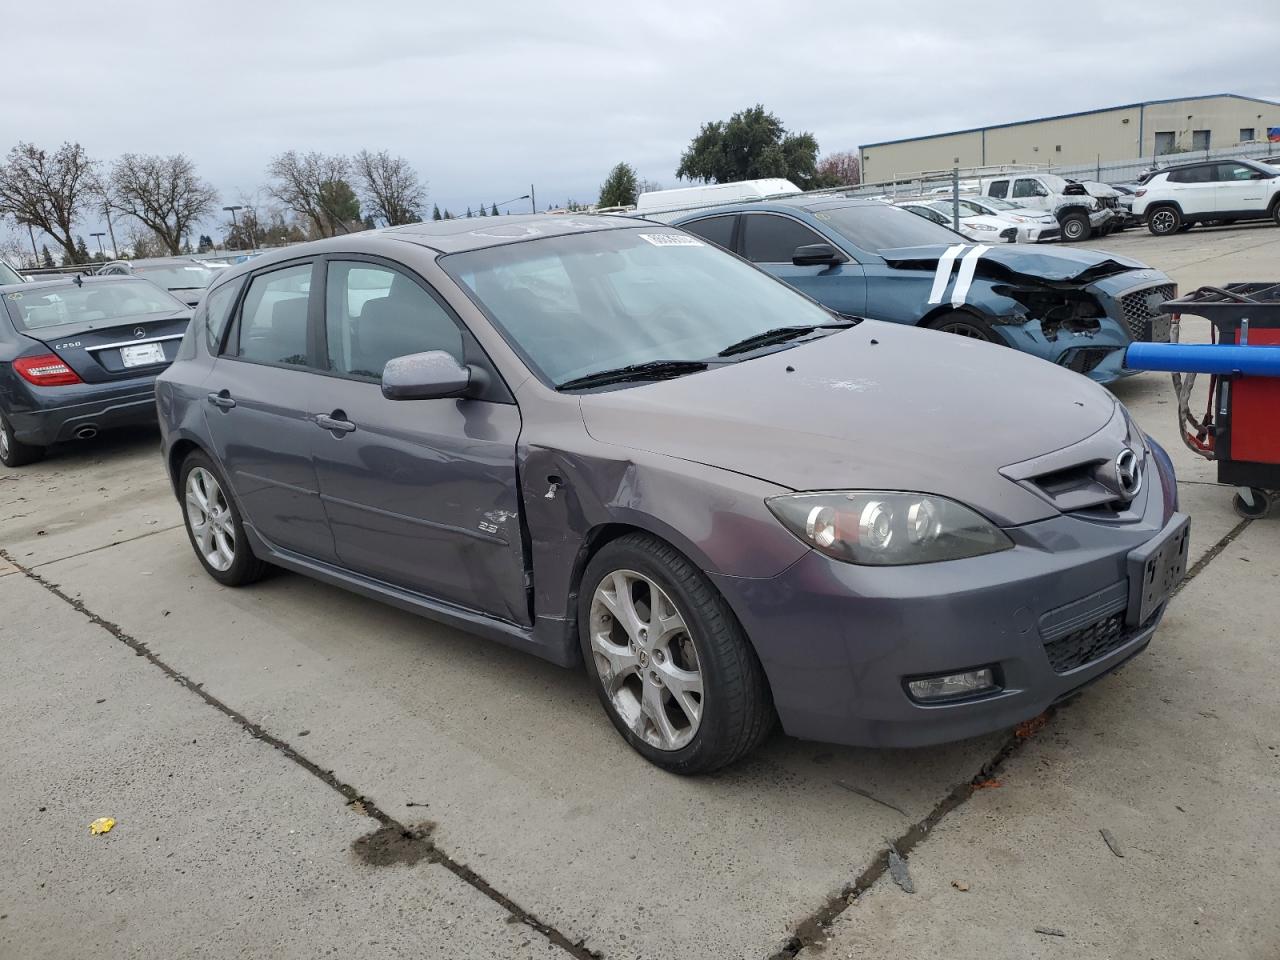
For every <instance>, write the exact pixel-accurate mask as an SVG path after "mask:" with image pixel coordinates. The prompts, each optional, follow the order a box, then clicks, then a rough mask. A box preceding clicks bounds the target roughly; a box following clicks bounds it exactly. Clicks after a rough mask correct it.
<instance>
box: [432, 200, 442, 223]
mask: <svg viewBox="0 0 1280 960" xmlns="http://www.w3.org/2000/svg"><path fill="white" fill-rule="evenodd" d="M431 219H432V220H443V219H444V217H442V216H441V215H440V204H438V203H433V204H432V205H431Z"/></svg>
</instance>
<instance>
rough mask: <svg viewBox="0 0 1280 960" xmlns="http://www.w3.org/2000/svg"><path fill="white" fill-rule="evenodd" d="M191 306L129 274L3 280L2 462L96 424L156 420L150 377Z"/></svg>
mask: <svg viewBox="0 0 1280 960" xmlns="http://www.w3.org/2000/svg"><path fill="white" fill-rule="evenodd" d="M190 319H191V309H190V307H188V306H187V305H186V304H185V303H183V302H182V301H180V300H178V299H177V298H175V297H174V296H173V295H172V294H170V293H168V292H166V291H165V290H163V289H161V288H160V287H158V286H156V285H155V284H153V283H148V282H147V281H146V280H140V279H136V278H133V277H86V278H80V277H76V278H74V279H69V280H67V279H62V280H52V281H46V282H35V283H22V284H16V283H14V284H4V285H0V462H3V463H4V465H5V466H7V467H20V466H23V465H24V464H27V463H31V462H32V461H34V460H38V459H40V457H42V456H43V455H44V451H45V448H46V447H48V446H50V445H51V444H54V443H59V442H61V441H65V440H76V439H81V440H83V439H87V438H89V437H92V436H95V435H96V434H97V433H98V431H99V430H105V429H107V428H110V427H120V426H127V425H130V424H135V423H147V422H154V420H155V418H156V407H155V379H156V374H158V373H160V371H162V370H163V369H164V368H165V367H167V366H168V365H169V364H170V363H171V362H172V361H173V359H174V357H175V356H177V352H178V344H179V341H181V339H182V335H183V334H184V333H185V332H186V329H187V323H188V322H189V321H190Z"/></svg>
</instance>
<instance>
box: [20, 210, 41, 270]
mask: <svg viewBox="0 0 1280 960" xmlns="http://www.w3.org/2000/svg"><path fill="white" fill-rule="evenodd" d="M23 222H24V223H26V225H27V235H28V236H30V237H31V256H32V257H34V258H35V265H36V266H37V267H39V266H40V251H39V250H37V249H36V231H35V228H34V227H32V226H31V221H30V220H26V221H23Z"/></svg>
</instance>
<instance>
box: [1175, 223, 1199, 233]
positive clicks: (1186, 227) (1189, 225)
mask: <svg viewBox="0 0 1280 960" xmlns="http://www.w3.org/2000/svg"><path fill="white" fill-rule="evenodd" d="M1194 226H1195V224H1194V223H1184V224H1182V226H1180V227H1178V232H1179V233H1186V232H1187V231H1188V230H1190V229H1191V228H1192V227H1194Z"/></svg>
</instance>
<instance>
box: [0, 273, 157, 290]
mask: <svg viewBox="0 0 1280 960" xmlns="http://www.w3.org/2000/svg"><path fill="white" fill-rule="evenodd" d="M80 282H81V283H85V284H89V285H92V284H95V283H147V282H148V281H146V280H143V279H142V278H141V277H126V276H121V275H120V274H115V275H110V274H109V275H107V276H105V277H97V276H91V275H88V274H85V275H82V276H81V277H80ZM71 283H75V278H74V277H72V276H70V275H65V276H61V277H58V278H57V279H56V280H30V281H28V282H27V283H6V284H0V293H10V292H16V293H33V291H36V290H43V289H46V288H48V287H65V286H67V285H68V284H71Z"/></svg>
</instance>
